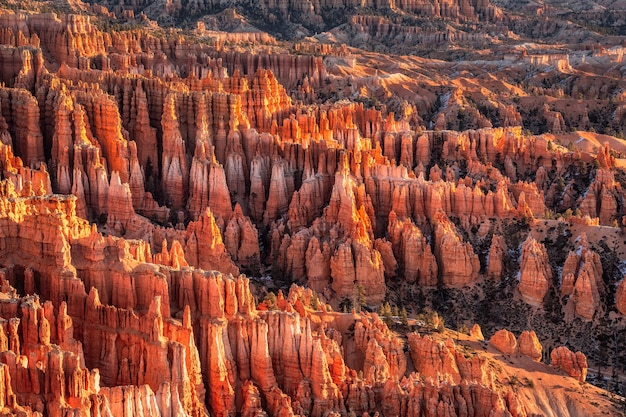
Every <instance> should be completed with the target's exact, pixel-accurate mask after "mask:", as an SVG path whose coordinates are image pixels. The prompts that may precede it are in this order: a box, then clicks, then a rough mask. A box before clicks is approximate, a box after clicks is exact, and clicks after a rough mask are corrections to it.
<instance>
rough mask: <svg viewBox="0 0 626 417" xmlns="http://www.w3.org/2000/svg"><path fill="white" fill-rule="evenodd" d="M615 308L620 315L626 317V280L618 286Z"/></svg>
mask: <svg viewBox="0 0 626 417" xmlns="http://www.w3.org/2000/svg"><path fill="white" fill-rule="evenodd" d="M615 306H616V307H617V310H618V311H619V312H620V313H622V314H623V315H626V279H623V280H622V281H621V282H620V283H619V284H618V286H617V292H616V294H615Z"/></svg>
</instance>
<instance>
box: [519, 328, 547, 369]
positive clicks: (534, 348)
mask: <svg viewBox="0 0 626 417" xmlns="http://www.w3.org/2000/svg"><path fill="white" fill-rule="evenodd" d="M517 344H518V346H519V353H520V354H522V355H526V356H528V357H529V358H531V359H532V360H534V361H535V362H540V361H541V358H542V356H541V352H542V349H543V348H542V347H541V343H539V339H537V335H536V334H535V331H534V330H531V331H524V332H522V334H520V335H519V338H518V339H517Z"/></svg>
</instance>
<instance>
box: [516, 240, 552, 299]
mask: <svg viewBox="0 0 626 417" xmlns="http://www.w3.org/2000/svg"><path fill="white" fill-rule="evenodd" d="M551 280H552V271H551V269H550V264H549V262H548V254H547V252H546V249H545V247H544V246H543V245H542V244H540V243H538V242H537V241H536V240H535V239H533V238H532V237H531V236H530V235H529V236H528V238H527V239H526V240H525V241H524V243H523V244H522V262H521V265H520V282H519V286H518V289H519V292H520V294H521V295H522V299H523V300H524V301H526V302H527V303H528V304H531V305H534V306H540V305H541V303H542V301H543V298H544V297H545V296H546V294H547V292H548V290H549V288H550V286H551Z"/></svg>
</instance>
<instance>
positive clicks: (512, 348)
mask: <svg viewBox="0 0 626 417" xmlns="http://www.w3.org/2000/svg"><path fill="white" fill-rule="evenodd" d="M489 344H491V345H493V346H494V347H495V348H496V349H498V350H499V351H500V352H502V353H504V354H505V355H516V354H517V353H518V351H519V349H518V346H517V340H516V339H515V335H514V334H513V333H511V332H509V331H508V330H506V329H502V330H498V331H497V332H496V333H495V334H494V335H493V336H491V339H489Z"/></svg>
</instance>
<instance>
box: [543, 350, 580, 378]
mask: <svg viewBox="0 0 626 417" xmlns="http://www.w3.org/2000/svg"><path fill="white" fill-rule="evenodd" d="M550 358H551V360H552V366H553V367H555V368H558V369H560V370H562V371H564V372H565V373H567V374H568V375H569V376H571V377H573V378H576V379H578V380H579V381H581V382H584V381H585V379H587V358H586V357H585V355H584V354H583V353H581V352H576V353H574V352H572V351H571V350H569V349H568V348H567V347H565V346H560V347H558V348H556V349H554V350H553V351H552V352H551V353H550Z"/></svg>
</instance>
